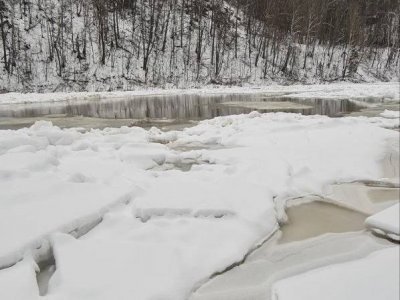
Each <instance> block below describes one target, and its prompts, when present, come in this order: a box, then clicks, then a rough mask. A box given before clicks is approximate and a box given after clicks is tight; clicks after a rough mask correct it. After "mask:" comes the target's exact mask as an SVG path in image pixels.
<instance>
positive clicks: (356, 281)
mask: <svg viewBox="0 0 400 300" xmlns="http://www.w3.org/2000/svg"><path fill="white" fill-rule="evenodd" d="M398 266H399V247H398V246H395V247H391V248H389V249H384V250H379V251H376V252H374V253H372V254H371V255H369V256H367V257H366V258H363V259H360V260H356V261H351V262H348V263H343V264H337V265H331V266H327V267H324V268H320V269H316V270H313V271H310V272H307V273H304V274H300V275H298V276H295V277H291V278H287V279H283V280H281V281H278V282H276V283H275V285H274V288H273V295H272V298H273V299H274V300H277V299H279V300H291V299H295V300H306V299H307V300H313V299H321V295H323V296H322V297H323V299H326V300H330V299H332V300H333V299H334V300H336V299H349V300H350V299H363V300H369V299H371V300H372V299H385V300H397V299H399V296H400V294H399V279H400V278H399V268H398Z"/></svg>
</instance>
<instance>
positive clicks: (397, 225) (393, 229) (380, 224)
mask: <svg viewBox="0 0 400 300" xmlns="http://www.w3.org/2000/svg"><path fill="white" fill-rule="evenodd" d="M365 223H366V224H367V226H369V227H371V228H377V229H380V230H383V231H384V232H386V233H389V234H391V233H394V234H395V235H397V236H400V205H399V203H397V204H395V205H392V206H391V207H389V208H386V209H385V210H383V211H380V212H378V213H376V214H374V215H372V216H370V217H368V218H367V219H366V221H365Z"/></svg>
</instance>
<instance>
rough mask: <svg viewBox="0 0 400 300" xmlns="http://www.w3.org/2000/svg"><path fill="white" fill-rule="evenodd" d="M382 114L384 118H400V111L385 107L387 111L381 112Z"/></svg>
mask: <svg viewBox="0 0 400 300" xmlns="http://www.w3.org/2000/svg"><path fill="white" fill-rule="evenodd" d="M381 116H382V117H384V118H389V119H391V118H393V119H396V118H397V119H398V118H400V111H395V110H387V109H385V111H384V112H383V113H381Z"/></svg>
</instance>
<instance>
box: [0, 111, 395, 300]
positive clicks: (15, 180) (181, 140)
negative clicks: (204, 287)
mask: <svg viewBox="0 0 400 300" xmlns="http://www.w3.org/2000/svg"><path fill="white" fill-rule="evenodd" d="M398 123H399V120H397V119H386V118H379V117H378V118H365V117H359V118H341V119H331V118H328V117H322V116H310V117H306V116H301V115H297V114H286V113H275V114H259V113H257V112H253V113H250V114H248V115H236V116H228V117H219V118H215V119H212V120H206V121H203V122H200V123H199V124H198V125H197V126H194V127H191V128H186V129H185V130H183V131H175V132H166V133H165V132H162V131H160V130H158V129H156V128H152V129H151V130H144V129H142V128H136V127H133V128H128V127H122V128H114V129H112V128H107V129H104V130H91V131H88V132H81V131H80V129H79V128H72V129H64V130H63V129H60V128H58V127H56V126H53V125H52V124H51V123H49V122H43V121H42V122H37V123H35V124H34V125H33V126H32V127H30V128H24V129H20V130H16V131H12V130H2V131H0V176H1V177H0V178H1V181H0V199H1V201H0V237H1V241H2V242H1V244H0V266H1V267H5V266H9V265H11V264H13V263H15V262H17V261H19V260H21V259H22V258H23V257H25V256H26V253H27V252H31V253H32V254H33V257H34V258H35V259H36V260H40V257H46V256H49V255H51V251H53V252H54V258H55V260H56V267H57V270H56V272H55V274H54V276H53V278H52V279H51V280H50V284H49V293H48V295H47V296H46V297H47V298H49V299H110V298H117V299H174V300H178V299H185V298H187V297H188V296H189V295H190V293H191V291H193V289H195V288H196V287H197V286H199V285H200V284H201V283H203V282H204V281H205V280H207V279H208V278H209V277H210V276H211V275H212V274H214V273H215V272H221V271H223V270H224V269H225V268H227V267H229V266H230V265H232V264H235V263H237V262H240V261H241V260H242V259H243V258H244V257H245V255H246V254H247V253H248V251H249V250H250V249H252V248H253V247H255V246H256V245H258V244H259V243H260V242H262V241H263V240H264V239H265V238H267V237H269V236H270V235H271V234H272V233H273V232H274V231H275V230H276V228H277V226H278V224H277V220H278V219H280V218H281V216H280V212H279V210H277V207H278V206H279V205H282V203H284V201H285V199H287V198H290V197H296V196H302V195H307V194H321V193H322V192H323V190H324V187H325V186H327V185H329V184H332V183H335V182H347V181H353V180H360V179H365V180H378V179H379V178H381V177H383V174H384V173H383V168H382V160H383V158H384V157H385V155H386V152H387V149H386V148H387V145H388V144H390V143H391V142H393V141H395V140H397V139H398V132H395V131H392V130H387V129H384V128H382V127H396V126H397V127H398ZM158 141H159V142H162V143H158ZM190 147H193V148H196V150H187V151H181V150H179V149H190ZM179 164H188V165H192V166H191V168H190V170H189V171H187V172H183V171H181V170H177V169H172V170H171V166H174V165H177V166H178V165H179ZM98 223H99V224H98ZM93 224H94V225H97V224H98V225H97V226H96V227H94V228H93V229H92V230H91V231H90V232H88V233H87V234H86V235H84V236H82V237H81V238H80V239H76V238H74V237H73V236H75V237H80V236H81V235H82V234H83V233H85V232H86V231H87V230H85V228H88V227H93V226H94V225H93ZM69 233H71V235H72V236H71V235H70V234H69ZM23 262H24V261H22V262H21V263H19V264H17V265H16V266H15V267H11V268H9V269H5V270H3V271H4V272H7V273H5V274H9V273H10V272H11V273H10V274H12V272H14V270H15V268H17V267H18V266H23ZM21 264H22V265H21ZM21 268H22V267H21ZM17 270H18V269H17ZM3 271H1V272H3ZM18 272H19V271H18ZM23 273H24V274H25V273H26V274H28V272H27V271H26V270H23ZM10 276H11V275H10ZM21 276H22V275H21ZM23 276H24V278H25V276H27V275H23ZM6 278H8V275H7V277H6ZM7 280H8V279H4V280H3V279H1V277H0V286H1V285H2V284H4V283H3V282H6V283H7V282H8V281H7ZM154 282H157V284H156V285H155V284H154ZM29 292H31V290H29Z"/></svg>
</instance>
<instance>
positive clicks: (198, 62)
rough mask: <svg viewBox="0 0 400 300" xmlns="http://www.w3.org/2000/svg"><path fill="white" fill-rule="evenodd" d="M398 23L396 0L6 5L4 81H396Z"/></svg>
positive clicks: (1, 13)
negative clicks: (365, 76)
mask: <svg viewBox="0 0 400 300" xmlns="http://www.w3.org/2000/svg"><path fill="white" fill-rule="evenodd" d="M399 16H400V8H399V1H398V0H251V1H250V0H227V1H222V0H88V1H82V0H0V35H1V47H0V58H1V60H0V63H1V65H2V70H1V71H0V74H1V76H2V79H1V80H0V84H1V85H3V88H8V89H20V88H22V87H24V88H25V89H32V90H48V89H55V90H57V89H59V90H68V89H75V90H77V89H78V90H86V89H103V88H104V87H107V88H108V89H128V88H132V87H133V86H137V85H142V84H146V85H167V84H171V85H178V86H180V85H185V84H190V83H226V84H240V83H242V82H257V81H263V80H275V81H285V82H286V81H304V82H308V81H313V80H318V81H321V80H323V81H326V80H340V79H355V80H357V78H358V77H360V76H361V75H363V74H365V73H366V72H367V73H368V74H369V75H370V76H373V77H374V78H379V79H390V76H391V75H393V74H395V75H396V76H398V75H399V74H398V67H399V56H400V44H399ZM360 74H361V75H360Z"/></svg>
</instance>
